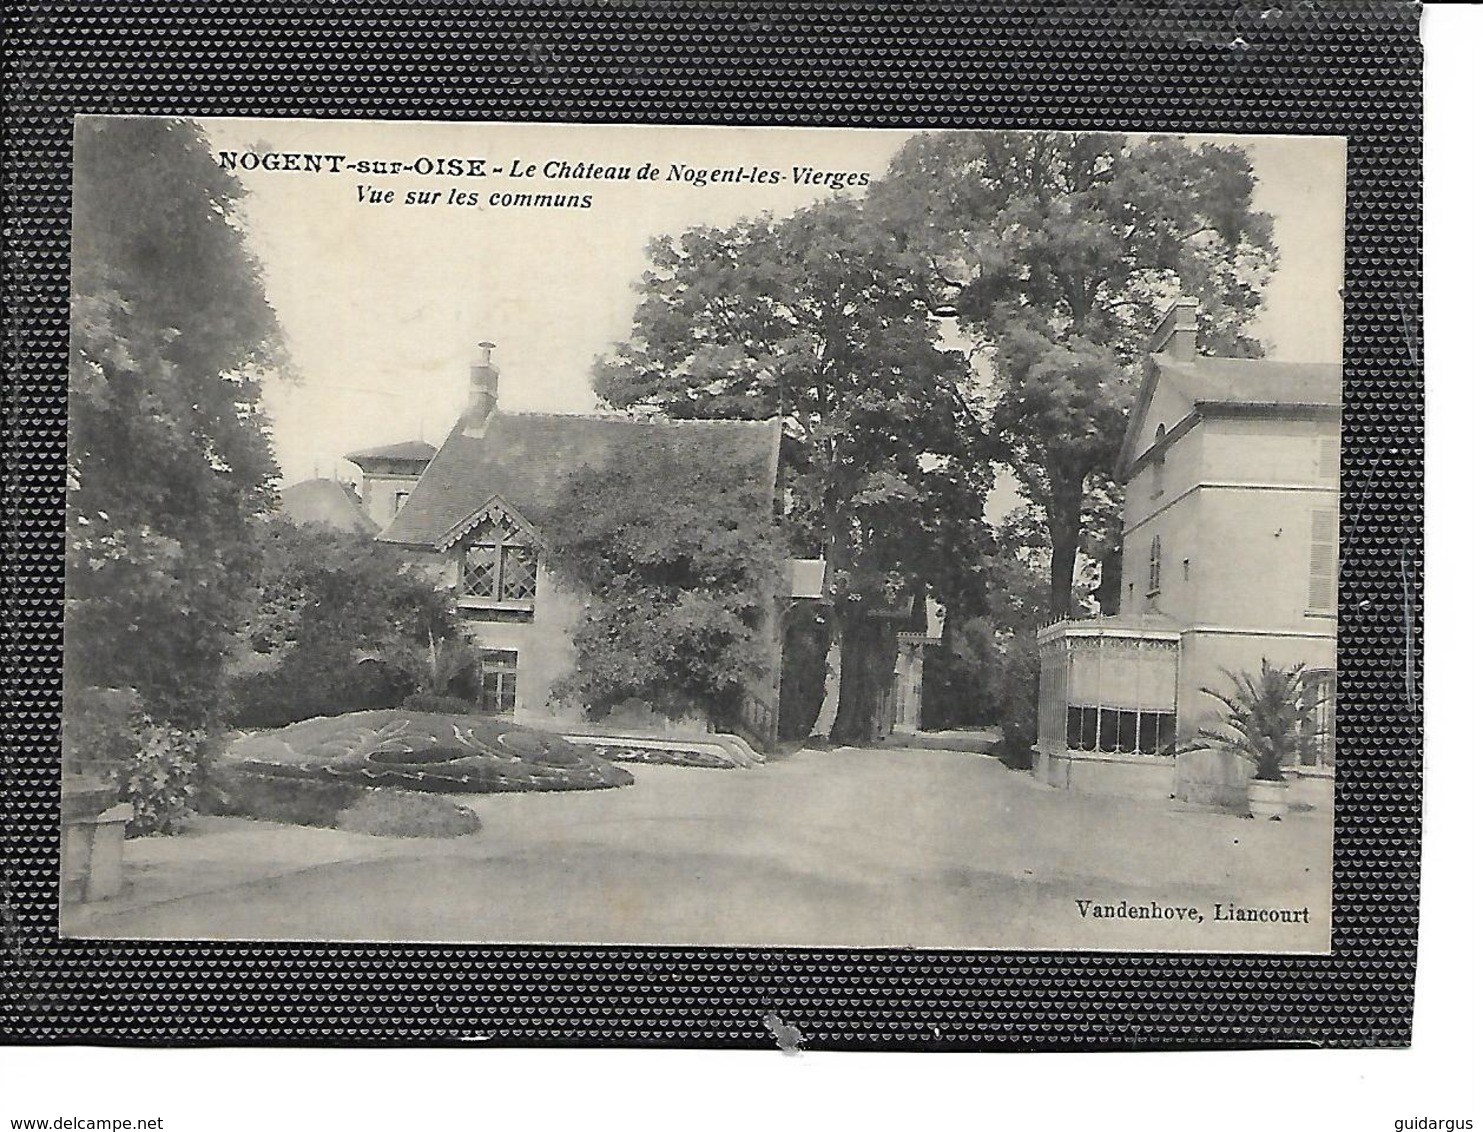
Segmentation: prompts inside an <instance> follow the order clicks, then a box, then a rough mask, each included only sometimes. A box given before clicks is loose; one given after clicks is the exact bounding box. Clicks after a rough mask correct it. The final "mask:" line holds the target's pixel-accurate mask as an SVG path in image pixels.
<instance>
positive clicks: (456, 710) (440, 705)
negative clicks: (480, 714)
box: [402, 692, 474, 715]
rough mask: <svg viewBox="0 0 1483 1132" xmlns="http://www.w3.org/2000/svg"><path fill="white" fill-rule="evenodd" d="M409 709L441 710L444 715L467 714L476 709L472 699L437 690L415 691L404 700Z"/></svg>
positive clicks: (405, 706) (403, 705)
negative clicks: (441, 693) (444, 694)
mask: <svg viewBox="0 0 1483 1132" xmlns="http://www.w3.org/2000/svg"><path fill="white" fill-rule="evenodd" d="M402 707H404V708H406V709H407V710H408V711H429V712H440V713H442V714H443V715H467V714H468V713H470V712H472V711H473V710H474V703H473V701H472V700H465V699H461V698H459V697H458V696H440V695H438V694H436V693H435V692H413V693H412V694H411V695H410V696H408V697H407V698H406V699H405V700H403V701H402Z"/></svg>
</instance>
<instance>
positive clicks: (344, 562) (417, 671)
mask: <svg viewBox="0 0 1483 1132" xmlns="http://www.w3.org/2000/svg"><path fill="white" fill-rule="evenodd" d="M258 534H259V538H258V541H259V543H260V550H261V556H262V561H263V567H262V569H261V570H260V571H259V573H258V576H257V577H256V578H255V579H254V587H253V588H254V592H255V604H254V610H253V614H252V616H251V618H250V619H249V621H248V623H247V625H246V626H245V627H244V629H243V631H242V633H241V634H240V636H239V640H238V649H237V653H236V655H235V657H234V658H233V665H232V669H231V680H230V682H229V687H228V692H229V697H228V698H229V703H230V706H229V712H230V718H231V720H232V722H234V723H235V724H237V725H238V726H240V727H254V728H263V727H281V726H283V725H285V724H288V723H294V722H297V721H299V720H303V719H312V718H314V717H315V716H323V715H339V714H342V713H344V712H351V711H364V710H368V709H374V708H390V707H395V706H396V705H398V704H400V703H402V701H403V700H405V699H406V698H407V697H408V696H409V695H411V694H412V693H414V692H418V691H428V692H435V693H438V694H439V695H449V694H452V695H455V696H467V695H469V694H471V693H472V689H473V686H474V684H475V683H476V681H477V675H478V654H477V652H476V651H474V650H472V649H471V648H470V647H469V645H468V643H467V642H466V641H465V640H463V639H462V636H461V633H460V630H459V627H458V616H457V610H456V609H455V607H454V603H453V597H452V595H451V594H450V593H449V592H448V591H446V590H445V589H443V588H441V587H440V586H438V585H437V584H436V583H435V582H434V581H433V580H432V579H431V578H429V577H427V576H426V575H425V574H424V573H423V572H421V571H419V570H417V569H415V568H413V567H412V566H411V565H410V564H409V563H408V562H407V561H406V560H405V558H404V556H403V555H402V554H401V553H399V552H398V551H397V550H396V548H394V547H391V546H387V545H386V544H383V543H378V542H376V541H375V540H374V539H371V538H368V537H366V536H364V535H358V534H348V533H343V532H338V531H334V530H331V529H329V528H328V527H324V526H318V525H311V526H308V527H296V526H295V525H294V524H293V523H291V522H289V521H288V520H286V519H284V518H282V517H278V518H275V519H273V520H271V521H269V522H266V523H263V524H262V525H261V527H260V529H259V532H258Z"/></svg>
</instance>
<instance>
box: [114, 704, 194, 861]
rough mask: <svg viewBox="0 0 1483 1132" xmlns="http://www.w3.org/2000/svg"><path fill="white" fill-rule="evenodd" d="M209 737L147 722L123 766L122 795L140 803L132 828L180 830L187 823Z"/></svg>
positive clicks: (120, 773) (137, 832) (119, 773)
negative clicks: (202, 749) (206, 741)
mask: <svg viewBox="0 0 1483 1132" xmlns="http://www.w3.org/2000/svg"><path fill="white" fill-rule="evenodd" d="M204 741H205V736H204V734H203V733H202V732H200V731H182V730H181V729H180V728H178V727H172V726H170V725H169V724H162V723H152V722H148V721H146V722H145V724H144V726H143V727H141V728H140V730H139V732H138V736H137V742H136V743H135V745H134V746H133V747H131V748H130V750H129V752H128V754H127V755H125V757H124V759H123V761H122V763H121V765H120V766H119V767H118V769H117V772H116V773H117V778H118V783H119V793H120V797H121V798H122V799H123V801H125V802H130V803H132V804H133V806H134V816H133V818H132V819H130V821H129V824H128V827H127V832H128V834H129V836H131V837H135V836H139V835H140V834H153V833H163V834H174V833H179V832H180V831H181V830H182V829H183V828H184V827H185V823H186V821H187V819H188V818H189V816H190V812H191V802H192V800H193V799H194V797H195V794H196V776H197V771H198V769H199V766H200V757H201V747H202V744H203V742H204Z"/></svg>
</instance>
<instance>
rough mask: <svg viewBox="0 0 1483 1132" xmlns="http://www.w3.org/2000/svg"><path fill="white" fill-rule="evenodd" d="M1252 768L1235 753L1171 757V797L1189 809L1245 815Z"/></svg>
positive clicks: (1201, 753) (1190, 754)
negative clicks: (1186, 804)
mask: <svg viewBox="0 0 1483 1132" xmlns="http://www.w3.org/2000/svg"><path fill="white" fill-rule="evenodd" d="M1250 778H1251V764H1250V763H1249V762H1247V761H1246V760H1245V759H1243V758H1242V757H1241V756H1240V755H1238V754H1236V753H1235V752H1234V751H1216V750H1204V751H1186V752H1184V753H1183V754H1181V755H1176V756H1175V757H1174V797H1175V798H1177V799H1178V800H1179V801H1181V802H1185V803H1188V804H1189V805H1191V806H1199V807H1201V808H1202V809H1208V810H1221V811H1223V812H1225V813H1228V814H1242V815H1244V814H1246V813H1247V812H1248V806H1247V800H1246V784H1247V782H1248V781H1249V780H1250Z"/></svg>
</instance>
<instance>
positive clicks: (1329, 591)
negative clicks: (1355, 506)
mask: <svg viewBox="0 0 1483 1132" xmlns="http://www.w3.org/2000/svg"><path fill="white" fill-rule="evenodd" d="M1309 546H1310V548H1311V550H1310V553H1309V557H1308V608H1309V609H1310V610H1312V611H1313V612H1315V613H1333V612H1335V611H1336V610H1337V607H1338V597H1339V513H1338V511H1337V510H1335V509H1334V508H1332V507H1315V508H1314V509H1313V536H1312V540H1311V541H1310V543H1309Z"/></svg>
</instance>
